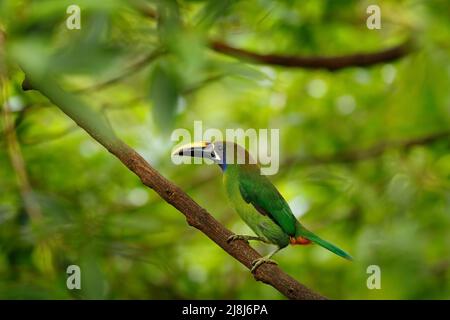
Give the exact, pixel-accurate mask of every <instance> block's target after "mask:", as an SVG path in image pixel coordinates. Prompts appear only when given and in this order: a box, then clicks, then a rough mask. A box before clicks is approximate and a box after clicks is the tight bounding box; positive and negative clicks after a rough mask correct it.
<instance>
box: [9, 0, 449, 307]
mask: <svg viewBox="0 0 450 320" xmlns="http://www.w3.org/2000/svg"><path fill="white" fill-rule="evenodd" d="M71 4H77V5H79V6H80V8H81V29H80V30H68V29H67V27H66V18H67V17H68V16H69V15H68V14H67V13H66V8H67V7H68V6H69V5H71ZM370 4H378V5H379V6H380V8H381V17H382V20H381V23H382V28H381V29H380V30H369V29H368V28H367V27H366V18H367V16H368V15H367V13H366V8H367V6H368V5H370ZM155 13H157V14H158V15H159V18H158V17H156V15H155ZM449 13H450V5H449V2H448V1H446V0H441V1H439V0H434V1H430V0H422V1H420V0H410V1H353V0H345V1H333V0H320V1H304V0H297V1H287V0H284V1H268V0H251V1H214V0H210V1H205V0H204V1H201V0H198V1H181V0H180V1H169V0H168V1H119V0H115V1H114V0H107V1H96V2H94V1H77V0H73V1H62V0H58V1H48V0H46V1H44V0H42V1H22V0H1V1H0V27H1V29H2V31H3V33H4V35H3V36H2V40H1V49H2V51H1V59H0V63H1V65H0V73H1V77H2V81H1V86H2V99H1V107H2V111H1V114H2V117H1V119H2V120H1V122H0V298H2V299H24V298H33V299H51V298H56V299H92V298H99V299H131V298H133V299H161V298H163V299H173V298H174V299H187V298H195V299H204V298H212V299H218V298H222V299H224V298H230V299H244V298H251V299H283V296H282V295H281V294H280V293H279V292H277V291H276V290H275V289H273V288H271V287H269V286H266V285H264V284H262V283H258V282H256V281H254V279H253V277H252V276H251V275H250V273H249V272H248V270H246V269H245V268H244V267H243V266H242V265H240V264H239V263H238V262H237V261H235V260H234V259H233V258H231V257H230V256H228V255H227V254H226V253H225V252H224V251H223V250H222V249H220V248H219V247H218V246H217V245H216V244H214V243H213V242H211V241H210V240H209V239H208V238H206V237H205V236H204V235H203V234H202V233H200V232H199V231H197V230H195V229H193V228H191V227H189V226H187V224H186V221H185V219H184V217H183V215H182V214H180V213H179V212H178V211H176V210H175V209H174V208H173V207H171V206H169V205H168V204H167V203H165V202H164V201H162V200H161V199H160V198H159V197H158V196H157V194H155V193H154V192H153V191H152V190H150V189H147V188H145V187H144V186H143V185H141V183H140V181H139V179H138V178H137V177H136V176H134V175H133V174H132V173H131V172H129V171H128V170H127V169H126V168H125V167H124V166H123V165H122V164H121V163H120V162H119V161H118V160H116V159H115V158H114V157H113V156H112V155H111V154H109V153H108V152H106V151H105V150H104V149H103V148H102V147H101V146H100V145H99V144H98V143H96V142H95V141H94V140H93V139H92V138H91V137H90V136H88V135H87V134H86V133H85V132H84V131H83V130H81V129H80V128H78V127H77V126H76V125H75V124H74V123H73V122H72V121H71V120H70V119H69V118H68V117H67V116H65V115H64V114H63V113H62V112H61V111H60V110H59V109H58V108H57V107H55V106H54V105H52V104H51V103H50V102H48V100H46V99H45V98H44V97H43V96H42V95H40V94H39V93H37V92H33V91H28V92H24V91H23V90H22V89H21V83H22V81H23V79H24V74H23V72H22V71H21V70H20V68H19V67H18V64H17V63H18V61H20V60H21V59H22V61H23V59H25V60H27V61H31V63H33V65H35V66H38V67H39V68H42V69H41V70H44V71H45V72H46V73H48V74H49V75H51V76H54V77H56V78H57V79H58V81H59V82H60V83H61V84H62V85H63V87H64V88H65V89H66V90H67V91H71V92H75V93H76V94H77V95H78V96H79V97H81V98H82V99H83V100H84V101H86V102H87V103H89V104H90V105H91V106H92V107H93V108H95V109H97V110H98V111H100V112H102V114H103V115H104V116H105V117H106V118H107V119H108V121H109V122H110V123H111V125H112V126H113V128H114V129H115V130H116V132H117V133H118V135H119V136H120V137H121V138H123V139H124V140H125V141H126V142H127V143H129V144H130V145H131V146H133V147H134V148H135V149H136V150H137V151H138V152H139V153H140V154H142V155H143V156H144V157H145V158H146V159H147V160H148V161H149V162H150V163H151V164H152V166H154V167H155V168H156V169H157V170H158V171H160V172H161V173H162V174H163V175H165V176H166V177H168V178H169V179H170V180H172V181H173V182H175V183H176V184H177V185H179V186H180V187H181V188H182V189H183V190H185V191H186V192H187V193H188V194H189V195H190V196H191V197H193V198H194V199H195V200H196V201H197V202H198V203H199V204H201V205H202V206H204V207H205V208H207V210H208V211H209V212H211V213H212V214H213V215H214V216H215V217H216V218H217V219H218V220H219V221H221V222H222V223H223V224H224V225H225V226H227V227H228V228H230V229H231V230H233V231H234V232H237V233H249V232H250V231H249V230H248V228H247V227H246V226H245V225H244V224H243V222H242V221H240V220H239V218H238V217H237V215H236V214H235V213H234V212H233V210H232V209H231V207H230V206H229V205H228V203H227V200H226V198H225V193H224V190H223V186H222V180H221V174H220V170H219V169H218V168H216V167H213V166H175V165H174V164H173V163H172V162H171V160H170V151H171V148H172V147H173V146H174V145H175V144H176V143H175V142H174V141H171V140H170V133H171V131H172V130H173V129H175V128H186V129H188V130H190V131H191V130H192V129H193V122H194V121H195V120H202V121H203V126H204V128H219V129H221V130H225V129H226V128H244V129H248V128H256V129H258V128H273V129H280V144H281V151H280V161H281V167H280V172H279V173H278V174H277V175H276V176H273V177H271V180H272V181H273V182H274V184H275V185H276V186H277V187H278V188H279V190H280V192H281V193H282V194H283V195H284V196H285V198H286V200H287V201H288V202H289V204H290V205H291V207H292V209H293V211H294V213H295V214H296V215H297V216H299V217H301V221H302V222H303V223H304V224H305V225H306V226H308V227H309V228H310V229H312V230H314V231H315V232H317V233H318V234H320V235H321V236H323V237H324V238H325V239H328V240H330V241H332V242H333V243H335V244H337V245H339V246H340V247H342V248H343V249H345V250H347V251H348V252H349V253H351V254H352V255H353V256H354V257H355V261H354V262H353V263H348V262H346V261H344V260H343V259H341V258H339V257H337V256H335V255H333V254H331V253H329V252H328V251H326V250H324V249H322V248H320V247H317V246H307V247H300V246H296V247H289V248H287V249H285V250H283V251H282V252H280V253H279V254H278V255H277V256H276V260H277V261H278V262H279V265H280V266H281V267H282V268H283V269H284V270H285V271H286V272H287V273H289V274H290V275H292V276H293V277H294V278H296V279H298V280H299V281H300V282H302V283H304V284H305V285H307V286H309V287H310V288H312V289H314V290H316V291H318V292H320V293H322V294H324V295H326V296H328V297H331V298H336V299H448V298H450V271H449V266H450V232H449V231H450V153H449V147H450V142H449V135H448V131H449V129H450V93H449V87H450V64H449V51H450V21H449ZM209 39H216V40H220V41H223V42H225V43H228V44H230V45H233V46H236V47H239V48H245V49H247V50H251V51H254V52H258V53H262V54H267V53H277V54H284V55H301V56H339V55H347V54H353V53H357V52H369V53H370V52H377V51H381V50H384V49H386V48H389V47H392V46H395V45H398V44H400V43H402V42H404V41H406V40H408V39H412V42H413V43H414V48H415V50H414V51H413V52H411V53H409V54H407V55H405V56H404V57H402V58H400V59H398V60H396V61H391V62H387V63H381V64H377V65H375V66H370V67H352V68H345V69H342V70H338V71H335V72H330V71H326V70H320V69H313V70H307V69H302V68H283V67H276V66H267V65H260V64H255V63H248V62H244V61H242V60H240V59H236V58H233V57H229V56H226V55H223V54H219V53H217V52H214V51H212V50H211V49H210V48H209V47H208V41H209ZM253 245H254V246H255V247H256V248H257V250H259V251H260V252H261V253H267V252H269V251H270V250H272V248H271V247H270V248H268V247H267V246H265V245H260V244H257V243H256V244H253ZM71 264H76V265H79V266H80V267H81V270H82V282H81V283H82V289H81V290H72V291H70V290H68V289H67V288H66V279H67V274H66V268H67V266H68V265H71ZM369 265H378V266H379V267H380V268H381V289H380V290H369V289H368V288H367V286H366V280H367V277H368V276H369V275H368V274H367V273H366V269H367V267H368V266H369Z"/></svg>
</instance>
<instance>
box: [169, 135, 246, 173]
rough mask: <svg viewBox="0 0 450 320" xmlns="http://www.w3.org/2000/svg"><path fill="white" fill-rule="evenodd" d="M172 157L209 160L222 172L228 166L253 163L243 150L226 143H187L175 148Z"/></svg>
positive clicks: (237, 145)
mask: <svg viewBox="0 0 450 320" xmlns="http://www.w3.org/2000/svg"><path fill="white" fill-rule="evenodd" d="M173 155H178V156H185V157H186V156H187V157H197V158H205V159H209V160H212V161H213V162H214V163H216V164H218V165H219V166H220V168H221V169H222V171H225V170H226V168H227V166H228V165H233V164H249V163H250V164H253V163H254V160H253V159H252V158H251V156H250V155H249V153H248V152H247V150H245V148H243V147H241V146H240V145H239V144H237V143H234V142H227V141H214V142H209V141H200V142H194V143H189V144H186V145H183V146H181V147H179V148H177V149H176V150H175V151H174V152H173Z"/></svg>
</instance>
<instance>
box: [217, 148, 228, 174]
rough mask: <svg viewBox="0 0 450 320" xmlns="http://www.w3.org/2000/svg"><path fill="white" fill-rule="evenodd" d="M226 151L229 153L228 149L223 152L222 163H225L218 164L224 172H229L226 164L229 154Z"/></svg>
mask: <svg viewBox="0 0 450 320" xmlns="http://www.w3.org/2000/svg"><path fill="white" fill-rule="evenodd" d="M226 151H227V149H226V148H223V151H222V161H223V162H221V163H219V164H218V165H219V167H220V169H222V172H225V170H227V163H226V162H225V161H226V159H227V152H226Z"/></svg>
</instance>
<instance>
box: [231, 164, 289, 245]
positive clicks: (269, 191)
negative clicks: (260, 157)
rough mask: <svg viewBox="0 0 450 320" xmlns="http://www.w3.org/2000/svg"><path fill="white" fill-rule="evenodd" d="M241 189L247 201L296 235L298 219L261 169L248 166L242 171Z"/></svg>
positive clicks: (240, 178)
mask: <svg viewBox="0 0 450 320" xmlns="http://www.w3.org/2000/svg"><path fill="white" fill-rule="evenodd" d="M239 190H240V192H241V195H242V198H243V199H244V200H245V202H247V203H250V204H252V205H253V206H254V207H255V209H256V210H258V212H259V213H261V214H263V215H267V216H268V217H269V218H271V219H272V220H273V221H274V222H275V223H276V224H277V225H279V226H280V227H281V229H283V231H284V232H286V233H287V234H288V235H291V236H294V235H295V226H296V223H297V219H296V218H295V216H294V215H293V214H292V211H291V209H290V208H289V205H288V204H287V202H286V200H284V198H283V196H282V195H281V194H280V193H279V192H278V190H277V189H276V188H275V186H274V185H273V184H272V182H270V180H269V179H268V178H267V177H266V176H263V175H261V174H260V172H259V169H258V170H251V169H249V168H247V170H242V171H241V172H240V174H239Z"/></svg>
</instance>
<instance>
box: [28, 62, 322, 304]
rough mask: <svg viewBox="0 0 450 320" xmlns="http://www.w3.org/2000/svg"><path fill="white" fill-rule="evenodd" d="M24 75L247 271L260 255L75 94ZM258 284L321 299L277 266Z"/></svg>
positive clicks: (31, 73) (34, 73)
mask: <svg viewBox="0 0 450 320" xmlns="http://www.w3.org/2000/svg"><path fill="white" fill-rule="evenodd" d="M22 69H23V70H24V71H25V73H26V75H27V80H28V81H27V83H28V88H30V87H31V88H33V89H35V90H37V91H39V92H40V93H41V94H43V95H44V96H46V97H47V98H48V99H49V100H50V101H51V102H52V103H54V104H55V105H56V106H57V107H59V108H60V109H61V111H63V112H64V113H65V114H66V115H67V116H69V117H70V118H71V119H72V120H73V121H75V122H76V123H77V125H78V126H80V127H81V128H83V129H84V130H85V131H86V132H87V133H88V134H89V135H91V136H92V138H94V139H95V140H96V141H97V142H99V143H100V144H101V145H103V146H104V147H105V148H106V149H107V150H108V151H109V152H110V153H112V154H113V155H114V156H116V157H117V158H118V159H119V160H120V161H121V162H122V163H123V164H124V165H125V166H126V167H127V168H128V169H130V170H131V171H132V172H134V173H135V174H136V175H137V176H138V177H139V178H140V179H141V181H142V183H143V184H144V185H146V186H148V187H149V188H152V189H153V190H154V191H156V192H157V193H158V194H159V195H160V196H161V197H162V198H163V199H164V200H165V201H166V202H167V203H169V204H171V205H172V206H174V207H175V208H176V209H178V210H179V211H180V212H181V213H183V214H184V215H185V217H186V220H187V223H188V224H189V225H191V226H193V227H195V228H196V229H198V230H200V231H202V232H203V233H204V234H205V235H206V236H208V237H209V238H210V239H211V240H213V241H214V242H215V243H216V244H217V245H219V246H220V247H221V248H222V249H224V250H225V251H226V252H227V253H228V254H230V255H231V256H232V257H234V258H235V259H236V260H238V261H239V262H241V263H242V264H243V265H244V266H246V267H247V268H248V269H250V268H251V263H252V261H254V260H255V259H257V258H260V257H261V255H260V254H259V253H258V252H256V251H255V250H254V249H253V248H252V247H250V246H249V245H248V243H246V242H244V241H235V242H232V243H230V244H229V243H227V239H228V237H229V236H230V235H232V233H231V231H229V230H228V229H226V228H225V227H224V226H223V225H221V224H220V223H219V222H218V221H217V220H216V219H214V217H212V216H211V214H209V213H208V212H207V211H206V210H205V209H204V208H202V207H201V206H200V205H199V204H197V203H196V202H195V201H194V200H193V199H192V198H190V197H189V195H187V194H186V193H185V192H183V191H182V190H181V189H180V188H179V187H177V186H176V185H175V184H173V183H171V182H170V181H168V180H167V179H166V178H165V177H163V176H162V175H161V174H160V173H159V172H158V171H156V170H155V169H154V168H153V167H151V166H150V165H149V164H148V162H147V161H145V160H144V158H142V157H141V156H140V155H139V154H138V153H137V152H136V151H134V150H133V149H132V148H131V147H129V146H128V145H126V144H125V143H124V142H123V141H122V140H120V139H119V138H118V137H117V136H116V135H115V133H114V131H113V130H112V128H111V127H110V126H109V124H108V123H107V122H106V121H105V119H104V118H103V117H101V115H99V114H98V113H96V112H95V111H94V110H93V109H91V108H90V107H89V106H88V105H87V104H85V103H84V102H83V101H82V100H80V99H78V98H77V97H76V96H75V95H73V94H70V93H68V92H65V91H64V90H63V89H62V88H60V87H59V85H58V84H57V83H56V82H55V81H53V80H52V79H50V77H47V76H44V75H43V74H42V73H40V72H39V71H38V70H37V69H36V68H33V66H32V65H27V64H26V63H23V64H22ZM254 277H255V279H256V280H258V281H262V282H264V283H266V284H269V285H271V286H272V287H274V288H275V289H277V290H278V291H279V292H281V293H282V294H284V295H285V296H286V297H288V298H290V299H325V297H323V296H321V295H320V294H318V293H315V292H314V291H312V290H310V289H309V288H307V287H306V286H304V285H303V284H301V283H299V282H297V281H296V280H294V279H293V278H292V277H290V276H289V275H287V274H286V273H284V272H283V271H282V270H281V269H280V268H279V267H278V266H275V265H272V264H264V265H263V266H261V267H260V268H258V269H257V270H256V272H255V274H254Z"/></svg>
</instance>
